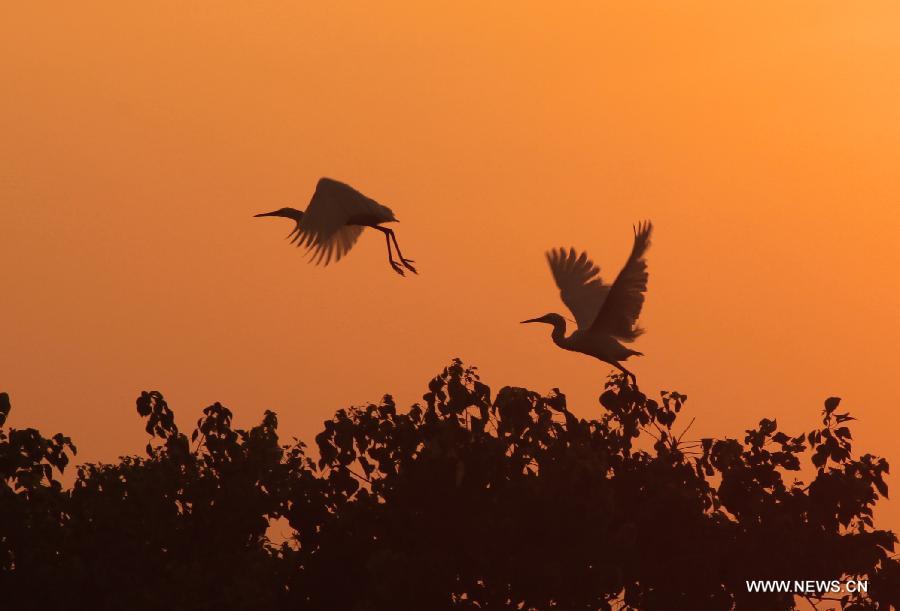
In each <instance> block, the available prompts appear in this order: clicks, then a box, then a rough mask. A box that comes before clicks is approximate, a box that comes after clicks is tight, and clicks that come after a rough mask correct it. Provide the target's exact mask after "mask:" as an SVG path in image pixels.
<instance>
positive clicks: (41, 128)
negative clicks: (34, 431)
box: [0, 0, 900, 528]
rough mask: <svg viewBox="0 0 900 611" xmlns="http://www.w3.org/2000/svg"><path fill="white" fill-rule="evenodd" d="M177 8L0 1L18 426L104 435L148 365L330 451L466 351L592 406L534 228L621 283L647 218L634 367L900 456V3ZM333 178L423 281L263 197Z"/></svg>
mask: <svg viewBox="0 0 900 611" xmlns="http://www.w3.org/2000/svg"><path fill="white" fill-rule="evenodd" d="M189 4H190V6H189V7H188V6H187V5H188V3H184V2H152V3H141V4H140V8H138V6H139V5H138V3H121V2H78V3H53V5H52V7H50V5H48V4H45V3H38V2H28V3H6V4H5V5H4V6H3V8H2V9H0V83H2V87H3V94H2V95H0V134H2V136H0V228H2V231H3V238H2V240H0V281H2V291H3V292H2V301H0V332H2V338H3V348H2V350H0V390H4V391H7V392H9V393H10V395H11V398H12V401H13V412H12V415H11V418H10V425H11V426H15V427H26V426H36V427H38V428H40V429H41V430H42V431H43V432H44V433H45V434H52V433H54V432H57V431H63V432H65V433H66V434H69V435H71V436H72V437H73V438H74V440H75V442H76V444H77V445H78V447H79V449H80V452H79V456H78V460H79V461H85V460H114V459H115V458H116V457H117V456H118V455H120V454H126V453H139V452H141V448H143V446H144V444H145V443H146V434H145V433H144V431H143V427H142V422H141V421H140V419H139V418H138V416H137V414H136V413H135V408H134V399H135V397H136V396H137V395H138V394H139V392H140V391H141V390H149V389H158V390H160V391H162V392H163V393H164V394H165V396H166V397H167V399H168V400H169V403H170V405H171V406H172V407H173V408H174V409H175V412H176V416H177V420H178V422H179V423H180V424H181V426H182V428H189V427H190V426H191V425H192V424H193V423H194V422H195V421H196V419H197V418H198V417H199V415H200V410H201V409H202V408H203V407H205V406H206V405H208V404H210V403H212V402H214V401H221V402H223V403H224V404H225V405H227V406H228V407H230V408H231V409H232V410H234V412H235V414H236V416H235V417H236V421H237V424H238V425H240V426H251V425H253V424H255V423H256V422H258V420H259V419H260V417H261V416H262V412H263V410H265V409H274V410H275V411H277V413H278V415H279V419H280V431H281V434H282V437H283V439H284V440H285V441H286V442H287V441H289V440H290V438H291V437H292V436H297V437H299V438H301V439H305V440H307V441H310V442H311V441H312V436H313V435H314V434H315V432H317V431H318V430H319V427H320V426H321V424H322V421H323V420H324V419H326V418H328V417H330V415H331V414H332V413H333V412H334V410H335V409H337V408H340V407H345V406H347V405H349V404H352V403H363V402H367V401H377V400H378V399H379V398H380V396H381V395H382V394H383V393H385V392H391V393H394V394H395V396H396V397H397V398H398V400H399V401H400V402H401V404H404V405H407V404H409V403H411V402H413V401H415V400H417V399H419V398H420V396H421V394H422V392H424V391H425V389H426V383H427V381H428V380H429V379H430V377H431V376H432V375H434V374H435V373H437V372H438V371H439V370H440V369H441V368H442V367H443V366H445V365H446V364H447V363H448V362H449V360H450V359H451V358H452V357H454V356H459V357H461V358H463V359H464V360H465V361H466V362H467V363H471V364H475V365H478V366H479V368H480V369H481V371H482V374H483V376H484V379H485V381H486V382H487V383H489V384H491V385H492V387H493V388H494V390H497V389H498V388H499V387H500V386H502V385H506V384H510V385H523V386H529V387H531V388H533V389H535V390H540V391H547V390H549V389H550V388H552V387H554V386H559V387H560V388H561V389H562V390H563V391H564V392H566V393H567V394H568V395H569V398H570V405H571V407H573V409H574V411H576V413H578V414H580V415H582V416H595V415H597V414H598V413H599V409H600V408H599V407H598V406H597V404H596V396H597V395H598V394H599V390H600V387H601V384H602V382H603V380H604V378H605V376H606V375H607V374H608V373H609V371H610V367H608V366H606V365H604V364H603V363H600V362H597V361H593V360H591V359H589V358H586V357H583V356H581V355H577V354H571V353H566V352H563V351H560V350H559V349H558V348H556V347H555V346H553V345H552V343H551V342H550V337H549V330H550V329H549V328H544V327H538V326H527V327H526V326H522V325H520V324H518V321H520V320H523V319H525V318H531V317H534V316H538V315H541V314H544V313H546V312H549V311H562V310H561V308H562V307H563V306H562V304H561V303H560V302H559V300H558V295H557V291H556V288H555V286H554V285H553V282H552V279H551V276H550V272H549V270H548V268H547V266H546V263H545V261H544V255H543V253H544V251H545V250H547V249H549V248H551V247H554V246H560V245H565V246H569V245H572V246H575V247H577V248H583V249H586V250H588V252H589V253H590V254H591V256H592V257H593V258H594V260H595V262H596V263H598V264H599V265H600V266H601V269H602V271H603V273H604V277H605V278H606V279H608V280H611V279H612V278H613V277H614V276H615V274H616V273H617V272H618V269H619V266H620V265H621V264H622V263H623V261H624V259H625V257H626V255H627V253H628V250H629V248H630V244H631V237H632V233H631V226H632V223H633V222H635V221H637V220H639V219H644V218H649V219H652V220H653V222H654V224H655V226H656V233H655V236H654V243H653V246H652V247H651V249H650V251H649V255H648V259H649V271H650V282H649V294H648V299H647V302H646V306H645V309H644V316H643V318H642V324H643V326H645V327H646V328H647V334H646V335H645V336H644V337H642V338H641V339H640V340H639V342H638V344H637V345H636V348H637V349H639V350H641V351H643V352H645V353H646V355H647V356H645V357H643V358H637V359H633V360H632V361H629V366H630V367H631V368H632V369H633V370H634V371H635V372H636V373H637V374H638V376H639V378H640V381H641V386H642V388H643V389H644V390H645V391H648V392H649V391H651V390H652V391H653V392H655V391H656V390H658V389H668V390H673V389H677V390H679V391H681V392H683V393H686V394H687V395H688V396H689V397H690V399H689V401H688V404H687V415H688V416H689V417H693V416H696V417H697V422H696V423H695V424H694V427H693V429H692V433H693V434H694V435H696V436H697V437H699V436H706V435H716V436H732V437H742V436H743V431H744V430H745V429H747V428H749V427H751V426H754V425H755V424H756V423H757V422H758V420H759V419H760V418H763V417H777V419H778V422H779V424H781V425H782V426H783V427H785V428H786V429H787V431H788V432H800V431H808V430H810V429H811V428H812V427H813V426H815V425H816V424H817V423H819V422H820V421H819V414H820V410H821V406H822V401H823V399H825V398H826V397H828V396H830V395H838V396H841V397H843V399H844V403H843V404H842V406H843V407H846V408H849V409H850V410H851V411H852V412H853V413H854V414H855V415H856V416H857V417H859V418H860V421H859V422H857V423H854V424H855V427H854V429H853V430H854V434H855V435H854V442H855V449H856V450H857V451H858V452H860V451H868V452H873V453H876V454H882V455H885V456H887V457H888V458H889V459H890V460H891V461H892V462H893V463H894V464H895V466H897V464H898V463H900V450H898V449H897V447H898V446H897V443H896V439H897V427H898V425H900V416H898V413H897V407H896V400H897V396H898V395H900V376H898V375H897V372H896V368H897V357H896V350H897V346H898V345H900V317H898V314H897V312H898V310H900V278H898V274H897V271H896V270H897V269H898V268H900V247H898V244H897V234H898V230H900V211H898V195H900V178H898V172H897V163H898V161H900V37H898V36H897V27H898V25H900V4H897V3H895V2H866V3H848V2H825V1H821V0H817V1H815V2H782V1H778V2H753V3H732V2H719V1H713V0H711V1H704V2H699V1H697V2H678V3H673V2H640V3H636V2H618V3H610V2H585V3H569V4H565V5H559V6H550V5H549V4H547V3H538V2H516V3H499V2H498V3H484V2H465V3H461V2H427V3H422V2H398V3H393V2H379V3H369V2H357V3H340V4H338V3H300V2H267V3H250V2H215V3H213V2H196V3H189ZM323 175H326V176H331V177H334V178H338V179H341V180H345V181H347V182H350V183H351V184H353V185H354V186H356V187H357V188H359V189H360V190H362V191H363V192H364V193H366V194H367V195H369V196H371V197H373V198H375V199H377V200H379V201H381V202H382V203H384V204H387V205H389V206H391V207H392V208H393V209H394V211H395V212H396V214H397V217H398V218H399V219H400V221H401V223H400V224H399V225H397V226H396V229H397V235H398V238H399V240H400V244H401V246H402V247H403V251H404V254H406V255H407V256H408V257H410V258H412V259H415V260H416V264H417V267H418V268H419V270H420V275H419V276H418V277H408V278H400V277H399V276H397V275H396V274H394V273H393V272H392V271H391V270H390V269H389V268H388V266H387V264H386V261H385V253H384V240H383V239H382V236H381V235H380V234H378V233H376V232H372V231H371V230H367V231H366V232H364V233H363V235H362V236H361V239H360V241H359V243H358V244H357V246H356V247H355V248H354V250H353V251H352V252H351V253H350V254H349V256H348V257H347V258H345V259H343V260H342V261H341V262H340V263H339V264H337V265H332V266H329V267H328V268H324V269H323V268H321V267H319V268H317V267H314V266H311V265H308V264H307V263H306V262H305V261H304V258H303V256H302V253H301V251H298V250H296V249H294V248H292V247H290V246H288V244H287V243H286V242H285V241H284V239H283V238H284V236H285V235H287V233H288V232H289V231H290V229H291V226H290V223H289V222H288V221H285V220H282V219H275V220H273V219H254V218H252V215H253V214H254V213H257V212H262V211H267V210H271V209H274V208H278V207H281V206H284V205H293V206H296V207H300V208H302V207H305V205H306V203H307V202H308V200H309V197H310V195H311V193H312V190H313V188H314V185H315V181H316V179H317V178H318V177H319V176H323ZM684 422H685V423H686V422H687V420H685V421H684ZM894 481H896V478H894ZM880 517H881V518H882V521H883V523H884V524H885V525H887V526H891V527H894V528H898V527H900V505H898V504H897V503H896V502H894V504H893V505H892V504H890V503H886V504H884V505H883V506H882V511H881V514H880Z"/></svg>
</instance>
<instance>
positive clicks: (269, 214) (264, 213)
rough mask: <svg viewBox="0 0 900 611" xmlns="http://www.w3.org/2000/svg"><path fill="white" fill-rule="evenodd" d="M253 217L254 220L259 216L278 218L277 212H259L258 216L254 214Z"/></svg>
mask: <svg viewBox="0 0 900 611" xmlns="http://www.w3.org/2000/svg"><path fill="white" fill-rule="evenodd" d="M253 216H254V218H255V217H260V216H278V210H274V211H272V212H261V213H260V214H254V215H253Z"/></svg>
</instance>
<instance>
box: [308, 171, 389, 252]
mask: <svg viewBox="0 0 900 611" xmlns="http://www.w3.org/2000/svg"><path fill="white" fill-rule="evenodd" d="M395 220H397V219H396V218H395V217H394V213H393V212H392V211H391V209H390V208H388V207H387V206H383V205H381V204H379V203H378V202H376V201H375V200H373V199H371V198H368V197H366V196H365V195H363V194H362V193H360V192H359V191H357V190H356V189H354V188H353V187H351V186H350V185H347V184H345V183H342V182H339V181H337V180H332V179H330V178H322V179H320V180H319V182H318V184H317V185H316V192H315V193H313V196H312V199H311V200H310V202H309V206H307V208H306V210H305V211H304V212H303V216H302V218H301V219H300V220H299V221H298V223H297V227H296V228H295V229H294V232H293V233H292V234H291V235H292V238H293V239H292V241H293V242H296V243H297V245H298V246H303V247H305V248H306V249H307V250H308V251H309V252H310V253H311V260H313V261H315V263H317V264H318V263H324V264H325V265H328V263H329V262H330V261H331V260H332V258H333V259H334V260H335V261H337V260H339V259H340V258H341V257H342V256H344V255H345V254H347V252H348V251H349V250H350V249H351V248H352V247H353V245H354V244H355V243H356V240H357V238H359V234H360V233H362V229H363V226H365V225H375V224H378V223H386V222H390V221H395Z"/></svg>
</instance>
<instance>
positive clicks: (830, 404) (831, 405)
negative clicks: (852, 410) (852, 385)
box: [825, 397, 841, 414]
mask: <svg viewBox="0 0 900 611" xmlns="http://www.w3.org/2000/svg"><path fill="white" fill-rule="evenodd" d="M840 403H841V398H840V397H828V398H827V399H825V413H826V414H830V413H831V412H833V411H834V410H836V409H837V407H838V405H840Z"/></svg>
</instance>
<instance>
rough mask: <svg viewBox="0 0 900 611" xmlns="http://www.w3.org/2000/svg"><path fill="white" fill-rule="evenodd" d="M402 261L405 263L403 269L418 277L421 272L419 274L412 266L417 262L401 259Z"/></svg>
mask: <svg viewBox="0 0 900 611" xmlns="http://www.w3.org/2000/svg"><path fill="white" fill-rule="evenodd" d="M400 261H401V262H402V263H403V267H405V268H406V269H408V270H409V271H411V272H412V273H414V274H417V275H418V273H419V272H417V271H416V268H415V267H413V266H412V264H413V263H415V261H413V260H412V259H404V258H403V257H400Z"/></svg>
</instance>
